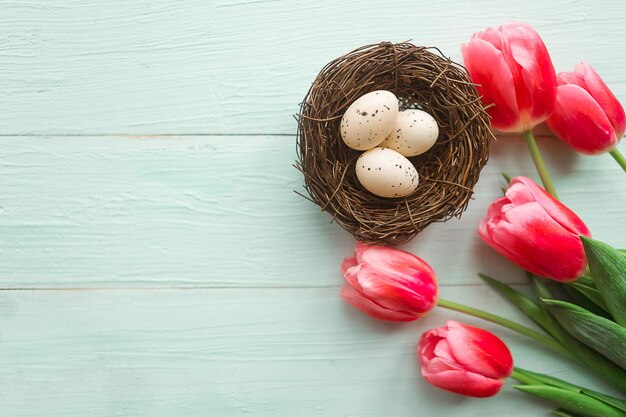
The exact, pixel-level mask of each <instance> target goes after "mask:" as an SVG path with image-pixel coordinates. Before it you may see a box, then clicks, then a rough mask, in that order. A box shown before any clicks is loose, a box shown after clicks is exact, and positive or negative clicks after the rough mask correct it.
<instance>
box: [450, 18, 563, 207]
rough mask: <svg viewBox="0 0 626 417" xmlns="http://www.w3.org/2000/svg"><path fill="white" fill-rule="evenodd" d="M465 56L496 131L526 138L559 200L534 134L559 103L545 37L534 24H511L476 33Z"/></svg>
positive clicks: (546, 179) (462, 49) (540, 172)
mask: <svg viewBox="0 0 626 417" xmlns="http://www.w3.org/2000/svg"><path fill="white" fill-rule="evenodd" d="M461 52H462V54H463V61H464V63H465V67H466V68H467V71H468V73H469V75H470V77H471V79H472V81H474V82H475V83H476V84H477V87H476V88H477V89H478V92H479V93H480V94H481V95H482V100H483V103H485V105H487V106H491V107H489V108H488V109H487V111H488V112H489V115H490V116H491V124H492V126H493V127H494V128H495V129H497V130H500V131H502V132H519V133H524V137H525V138H526V141H527V142H528V147H529V150H530V152H531V155H532V157H533V160H534V162H535V165H536V166H537V170H538V171H539V175H540V176H541V180H542V181H543V184H544V185H545V187H546V189H547V190H548V191H549V192H550V194H552V195H554V196H556V190H555V188H554V186H553V185H552V181H551V180H550V176H549V174H548V171H547V169H546V166H545V163H544V162H543V158H542V157H541V154H540V153H539V149H538V147H537V144H536V142H535V138H534V136H533V135H532V132H531V130H532V128H533V127H535V126H536V125H538V124H539V123H541V122H543V121H544V120H546V119H547V118H548V116H550V113H552V110H553V109H554V105H555V100H556V87H557V84H556V72H555V71H554V66H553V65H552V60H551V59H550V54H548V50H547V48H546V46H545V44H544V43H543V41H542V40H541V37H540V36H539V34H538V33H537V32H536V31H535V30H534V29H533V28H532V27H531V26H530V25H527V24H525V23H520V22H507V23H505V24H503V25H502V26H500V27H499V28H497V29H494V28H487V29H485V30H484V31H482V32H478V33H475V34H474V35H473V36H472V38H471V39H470V41H469V42H468V43H467V44H464V45H462V46H461Z"/></svg>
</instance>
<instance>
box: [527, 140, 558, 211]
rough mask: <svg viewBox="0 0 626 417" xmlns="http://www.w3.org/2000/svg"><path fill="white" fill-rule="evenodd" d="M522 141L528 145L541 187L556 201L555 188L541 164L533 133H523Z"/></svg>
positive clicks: (546, 169)
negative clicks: (524, 140)
mask: <svg viewBox="0 0 626 417" xmlns="http://www.w3.org/2000/svg"><path fill="white" fill-rule="evenodd" d="M524 139H526V143H527V144H528V150H529V151H530V155H531V156H532V157H533V161H534V162H535V167H536V168H537V172H538V173H539V177H540V178H541V182H542V183H543V187H544V188H545V189H546V191H547V192H549V193H550V194H552V196H553V197H554V198H556V199H558V198H559V196H558V195H557V193H556V188H554V184H552V180H551V179H550V174H549V173H548V168H546V164H545V163H544V162H543V158H542V157H541V152H539V147H537V141H536V140H535V136H534V135H533V132H532V131H530V130H527V131H526V132H524Z"/></svg>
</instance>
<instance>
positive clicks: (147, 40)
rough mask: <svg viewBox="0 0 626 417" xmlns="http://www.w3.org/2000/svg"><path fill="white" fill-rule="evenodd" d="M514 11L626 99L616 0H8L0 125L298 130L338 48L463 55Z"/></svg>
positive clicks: (567, 64)
mask: <svg viewBox="0 0 626 417" xmlns="http://www.w3.org/2000/svg"><path fill="white" fill-rule="evenodd" d="M511 17H515V18H516V19H518V20H521V21H527V22H529V23H532V24H533V25H535V26H536V28H537V29H538V30H539V31H540V33H541V34H542V36H543V37H544V39H545V41H546V43H547V45H548V46H549V48H550V50H551V51H552V55H553V58H554V62H555V64H556V65H557V67H558V69H559V70H567V69H570V68H572V67H573V65H574V64H575V63H577V62H579V61H581V60H587V61H589V62H590V63H591V64H593V65H594V66H595V67H596V68H597V69H598V70H599V71H600V73H601V74H602V75H603V76H604V77H605V79H606V80H607V82H608V83H609V85H610V86H611V87H612V88H614V89H615V91H616V93H617V95H618V96H619V97H620V98H621V99H622V100H626V78H625V77H624V71H623V68H625V67H626V56H624V54H619V53H615V48H616V46H617V45H621V44H622V43H623V40H624V39H625V38H626V26H625V25H624V24H623V22H624V20H626V9H624V7H623V5H622V3H621V2H620V1H606V2H603V3H602V7H598V6H597V5H596V4H595V3H593V2H587V3H576V2H571V1H570V0H558V1H540V0H533V1H527V2H520V1H518V0H503V1H499V2H493V1H490V0H476V1H472V2H450V1H437V2H428V3H424V2H416V1H413V2H407V1H400V0H393V1H384V2H383V1H378V0H345V1H335V0H318V1H315V2H310V1H304V0H295V1H293V0H289V1H287V0H283V1H272V0H258V1H250V0H248V1H246V0H242V1H224V0H209V1H206V0H192V1H176V2H175V1H172V0H142V1H132V2H129V1H126V0H95V1H94V0H66V1H63V2H42V1H40V0H8V1H3V2H2V3H1V4H0V73H1V74H2V77H0V92H1V93H0V108H1V109H3V113H4V114H7V113H9V114H10V117H2V118H0V132H2V133H4V134H33V133H36V134H51V133H55V134H126V133H131V134H146V133H152V134H157V133H159V134H164V133H293V132H294V131H295V122H294V121H293V119H292V117H291V115H292V114H293V113H295V112H297V110H298V108H297V105H298V103H299V102H300V101H301V100H302V98H303V97H304V95H305V93H306V91H307V90H308V87H309V86H310V83H311V82H312V81H313V79H314V77H315V75H316V74H317V72H318V71H319V70H320V69H321V68H322V67H323V66H324V65H325V64H326V63H327V62H329V61H330V60H332V59H334V58H336V57H337V56H340V55H342V54H344V53H346V52H348V51H350V50H352V49H354V48H356V47H359V46H361V45H364V44H368V43H375V42H379V41H383V40H391V41H396V42H399V41H404V40H407V39H413V40H414V42H415V43H417V44H421V45H434V46H438V47H440V48H441V49H442V50H443V51H444V52H445V53H446V54H447V55H450V56H451V57H452V58H453V59H455V60H459V59H460V52H459V46H460V44H461V43H462V42H465V41H467V40H468V39H469V37H470V35H471V34H472V33H473V32H475V31H477V30H480V29H482V28H484V27H486V26H489V25H491V26H494V25H498V24H500V23H503V22H504V21H506V20H508V19H510V18H511Z"/></svg>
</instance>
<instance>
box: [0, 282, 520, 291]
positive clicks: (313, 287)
mask: <svg viewBox="0 0 626 417" xmlns="http://www.w3.org/2000/svg"><path fill="white" fill-rule="evenodd" d="M340 285H341V284H340V283H339V284H337V285H296V286H293V285H291V286H289V285H265V286H261V285H259V286H254V285H248V286H198V285H197V286H189V287H187V286H172V287H160V286H151V287H128V286H127V287H15V288H14V287H6V288H0V291H13V292H19V291H49V292H55V291H93V292H95V291H232V290H234V291H241V290H284V291H293V290H328V289H339V287H340ZM507 285H509V286H511V287H527V286H528V284H527V283H508V284H507ZM467 287H471V288H473V287H485V288H489V287H488V286H487V285H486V284H482V283H480V282H477V283H471V284H450V285H440V288H467Z"/></svg>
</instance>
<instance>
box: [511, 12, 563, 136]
mask: <svg viewBox="0 0 626 417" xmlns="http://www.w3.org/2000/svg"><path fill="white" fill-rule="evenodd" d="M500 30H501V31H502V34H503V36H504V37H505V38H506V39H507V40H508V46H509V48H508V53H509V54H510V58H511V60H512V61H514V62H515V63H516V64H517V65H516V66H513V64H512V63H509V66H510V67H512V68H515V69H513V70H512V72H513V76H514V77H515V78H516V80H515V81H516V82H515V90H516V97H517V103H518V108H519V109H520V116H521V117H522V119H523V120H522V123H523V124H524V130H529V129H532V128H533V127H534V126H536V125H537V124H539V123H541V122H542V121H544V120H545V119H546V118H547V117H548V116H549V115H550V113H551V112H552V110H553V108H554V101H555V98H556V72H555V71H554V66H553V65H552V60H551V59H550V54H549V53H548V50H547V48H546V46H545V44H544V43H543V40H542V39H541V37H540V36H539V34H538V33H537V32H536V31H535V30H534V29H533V28H532V26H530V25H528V24H525V23H520V22H508V23H505V24H503V25H502V26H501V27H500ZM516 75H517V76H516ZM524 119H525V120H524Z"/></svg>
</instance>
